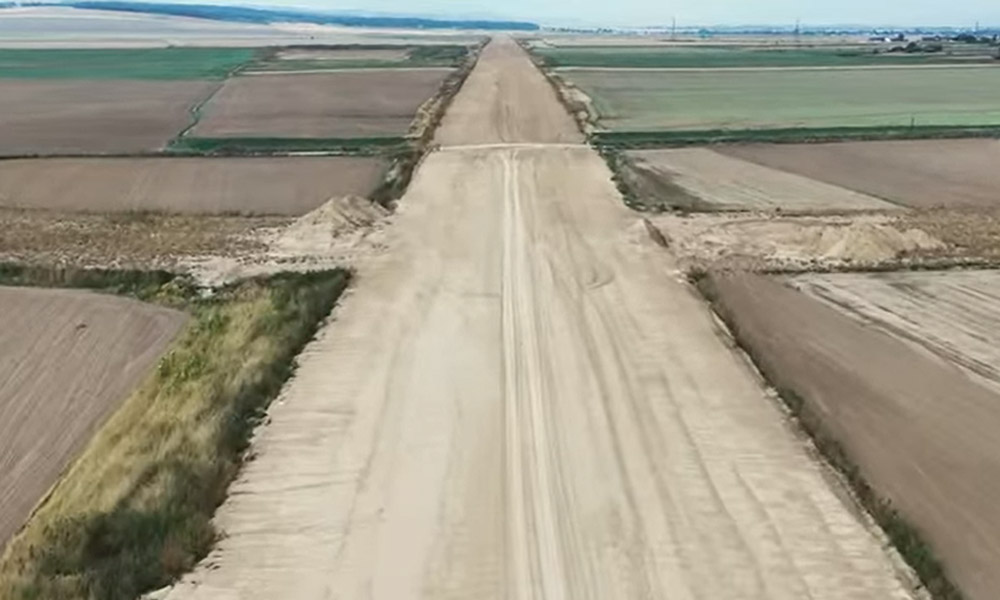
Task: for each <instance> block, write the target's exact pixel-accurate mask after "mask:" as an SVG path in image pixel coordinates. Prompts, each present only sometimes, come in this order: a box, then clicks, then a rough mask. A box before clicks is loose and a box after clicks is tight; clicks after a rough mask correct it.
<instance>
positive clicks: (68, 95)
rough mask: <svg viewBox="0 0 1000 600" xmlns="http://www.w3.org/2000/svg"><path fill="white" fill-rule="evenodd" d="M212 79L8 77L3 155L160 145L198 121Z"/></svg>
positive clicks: (0, 123) (2, 109)
mask: <svg viewBox="0 0 1000 600" xmlns="http://www.w3.org/2000/svg"><path fill="white" fill-rule="evenodd" d="M215 85H218V83H216V82H212V81H35V80H30V81H29V80H10V79H8V80H4V82H3V84H2V85H0V115H2V117H0V156H19V155H34V154H103V153H119V152H121V153H125V152H141V151H148V150H156V149H159V148H161V147H163V146H164V145H166V143H167V142H168V141H169V140H170V139H171V138H173V137H174V136H176V135H177V134H178V133H180V132H181V131H182V130H183V129H184V128H185V127H187V126H188V125H189V124H190V122H191V114H190V110H191V108H192V107H193V106H194V105H196V104H197V103H198V102H199V101H201V99H203V98H204V97H205V96H207V95H208V94H209V93H210V92H211V90H212V88H213V86H215Z"/></svg>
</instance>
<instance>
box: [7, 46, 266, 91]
mask: <svg viewBox="0 0 1000 600" xmlns="http://www.w3.org/2000/svg"><path fill="white" fill-rule="evenodd" d="M256 53H257V51H255V50H253V49H245V48H135V49H131V50H128V51H123V50H120V49H75V50H62V49H46V50H12V49H2V48H0V79H100V80H106V79H112V80H114V79H138V80H145V79H152V80H172V81H174V80H195V79H213V80H221V79H225V78H226V77H227V76H228V75H229V74H230V73H231V72H233V71H234V70H236V69H237V68H238V67H240V66H242V65H244V64H246V63H248V62H250V61H251V60H252V59H253V58H254V57H255V56H256ZM6 83H9V82H5V84H6Z"/></svg>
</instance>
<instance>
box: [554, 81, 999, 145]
mask: <svg viewBox="0 0 1000 600" xmlns="http://www.w3.org/2000/svg"><path fill="white" fill-rule="evenodd" d="M564 75H565V76H567V78H568V79H569V80H570V81H571V82H573V83H575V84H577V85H578V86H579V87H580V88H581V89H582V90H583V91H584V92H586V93H587V94H588V95H589V96H590V97H591V98H592V99H593V101H594V107H595V109H596V110H597V112H598V114H599V117H600V118H599V125H600V126H602V127H603V128H605V129H608V130H611V131H697V130H709V129H713V130H729V129H782V128H799V127H803V128H831V127H911V126H913V127H924V126H931V125H934V126H945V125H947V126H962V127H968V126H982V125H998V124H1000V95H998V94H997V93H996V90H998V89H1000V68H996V69H994V68H985V67H984V68H961V67H955V68H927V69H923V68H910V69H905V68H903V69H835V70H829V69H815V70H798V69H795V70H763V71H754V70H747V71H713V70H706V71H680V72H677V71H675V72H637V71H615V70H602V71H598V70H593V71H588V70H580V71H573V72H567V73H564Z"/></svg>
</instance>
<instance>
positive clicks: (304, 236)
mask: <svg viewBox="0 0 1000 600" xmlns="http://www.w3.org/2000/svg"><path fill="white" fill-rule="evenodd" d="M388 214H389V211H388V210H386V209H385V208H384V207H382V206H381V205H379V204H376V203H375V202H372V201H371V200H369V199H367V198H362V197H360V196H347V197H341V198H333V199H331V200H328V201H327V202H326V203H325V204H323V205H322V206H320V207H319V208H317V209H316V210H314V211H312V212H310V213H308V214H306V215H303V216H301V217H299V218H298V219H296V220H295V221H294V222H293V223H292V224H291V225H289V226H288V227H287V228H285V229H284V230H283V231H281V232H280V233H279V234H278V235H277V237H276V238H275V239H274V241H273V242H272V243H271V251H272V252H273V253H276V254H319V253H323V252H326V251H329V250H331V249H333V248H334V246H335V245H337V243H338V240H340V239H341V238H345V237H353V234H362V235H363V234H364V233H366V232H367V231H368V230H370V229H371V228H372V227H373V226H374V225H375V224H376V223H378V222H379V221H381V220H382V219H384V218H385V217H386V216H387V215H388Z"/></svg>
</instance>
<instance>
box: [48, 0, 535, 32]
mask: <svg viewBox="0 0 1000 600" xmlns="http://www.w3.org/2000/svg"><path fill="white" fill-rule="evenodd" d="M38 4H45V5H49V4H51V5H59V6H72V7H75V8H89V9H96V10H116V11H123V12H137V13H150V14H159V15H173V16H179V17H196V18H200V19H212V20H216V21H237V22H241V23H262V24H263V23H275V22H295V23H311V24H314V25H342V26H346V27H386V28H402V29H489V30H517V31H536V30H538V29H540V27H539V26H538V24H536V23H529V22H525V21H491V20H447V19H426V18H420V17H374V16H358V15H347V14H326V13H321V12H312V11H305V10H282V9H263V8H247V7H243V6H217V5H211V4H169V3H153V2H149V3H147V2H127V1H115V0H111V1H103V0H78V1H70V2H63V3H58V4H57V3H47V2H44V3H38Z"/></svg>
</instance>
